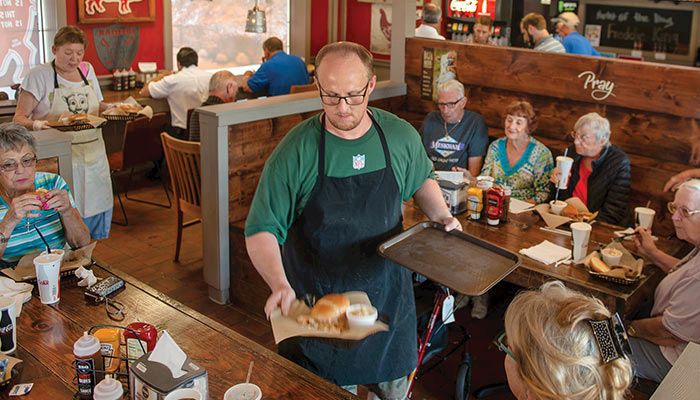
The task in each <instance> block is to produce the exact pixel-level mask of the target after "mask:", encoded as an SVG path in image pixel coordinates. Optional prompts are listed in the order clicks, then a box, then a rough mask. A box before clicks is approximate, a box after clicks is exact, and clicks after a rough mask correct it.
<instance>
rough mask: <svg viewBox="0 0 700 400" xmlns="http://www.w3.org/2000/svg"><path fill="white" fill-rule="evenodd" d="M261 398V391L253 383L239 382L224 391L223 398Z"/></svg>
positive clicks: (246, 399)
mask: <svg viewBox="0 0 700 400" xmlns="http://www.w3.org/2000/svg"><path fill="white" fill-rule="evenodd" d="M261 398H262V391H261V390H260V388H259V387H258V385H256V384H254V383H239V384H238V385H233V386H231V387H230V388H228V390H227V391H226V393H224V400H260V399H261Z"/></svg>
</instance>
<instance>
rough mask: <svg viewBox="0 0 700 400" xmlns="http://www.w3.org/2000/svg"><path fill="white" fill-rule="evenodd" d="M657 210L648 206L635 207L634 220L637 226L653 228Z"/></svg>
mask: <svg viewBox="0 0 700 400" xmlns="http://www.w3.org/2000/svg"><path fill="white" fill-rule="evenodd" d="M655 215H656V211H654V210H653V209H651V208H647V207H636V208H635V209H634V220H635V221H636V223H637V226H641V227H642V228H644V229H651V226H652V225H653V224H654V216H655Z"/></svg>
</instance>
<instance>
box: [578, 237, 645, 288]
mask: <svg viewBox="0 0 700 400" xmlns="http://www.w3.org/2000/svg"><path fill="white" fill-rule="evenodd" d="M583 263H584V265H586V266H587V267H588V273H589V274H590V275H591V276H593V277H594V278H596V279H601V280H604V281H608V282H613V283H617V284H619V285H634V284H636V283H637V282H639V279H640V278H641V277H642V269H643V267H644V260H642V259H636V258H634V256H633V255H632V254H631V253H630V252H629V251H628V250H627V249H626V248H625V247H624V246H622V245H621V244H619V243H616V242H613V243H611V244H610V245H608V246H607V247H605V248H603V249H601V250H600V251H594V252H593V253H591V254H589V255H588V257H586V259H585V260H584V261H583Z"/></svg>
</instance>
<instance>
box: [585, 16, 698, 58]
mask: <svg viewBox="0 0 700 400" xmlns="http://www.w3.org/2000/svg"><path fill="white" fill-rule="evenodd" d="M692 20H693V11H692V10H664V9H659V8H638V7H622V6H615V5H602V4H586V25H599V26H601V30H600V45H601V46H608V47H620V48H626V49H635V48H636V49H637V50H648V51H664V52H666V53H671V54H684V55H687V54H688V53H689V50H690V31H691V28H692ZM640 44H641V49H640V48H639V46H640Z"/></svg>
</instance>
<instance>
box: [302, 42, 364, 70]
mask: <svg viewBox="0 0 700 400" xmlns="http://www.w3.org/2000/svg"><path fill="white" fill-rule="evenodd" d="M335 53H339V54H340V55H343V56H346V57H347V56H351V55H353V54H354V55H356V56H357V57H358V58H359V59H360V61H361V62H362V64H363V65H364V66H365V68H366V69H367V77H368V78H370V79H371V78H372V76H373V75H374V64H373V58H372V53H370V52H369V51H368V50H367V49H366V48H364V47H363V46H361V45H359V44H357V43H353V42H334V43H329V44H327V45H325V46H323V47H322V48H321V50H319V51H318V54H316V60H315V61H316V70H317V71H316V74H317V75H318V69H319V68H320V67H321V62H323V59H324V58H325V57H326V56H327V55H329V54H335Z"/></svg>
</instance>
